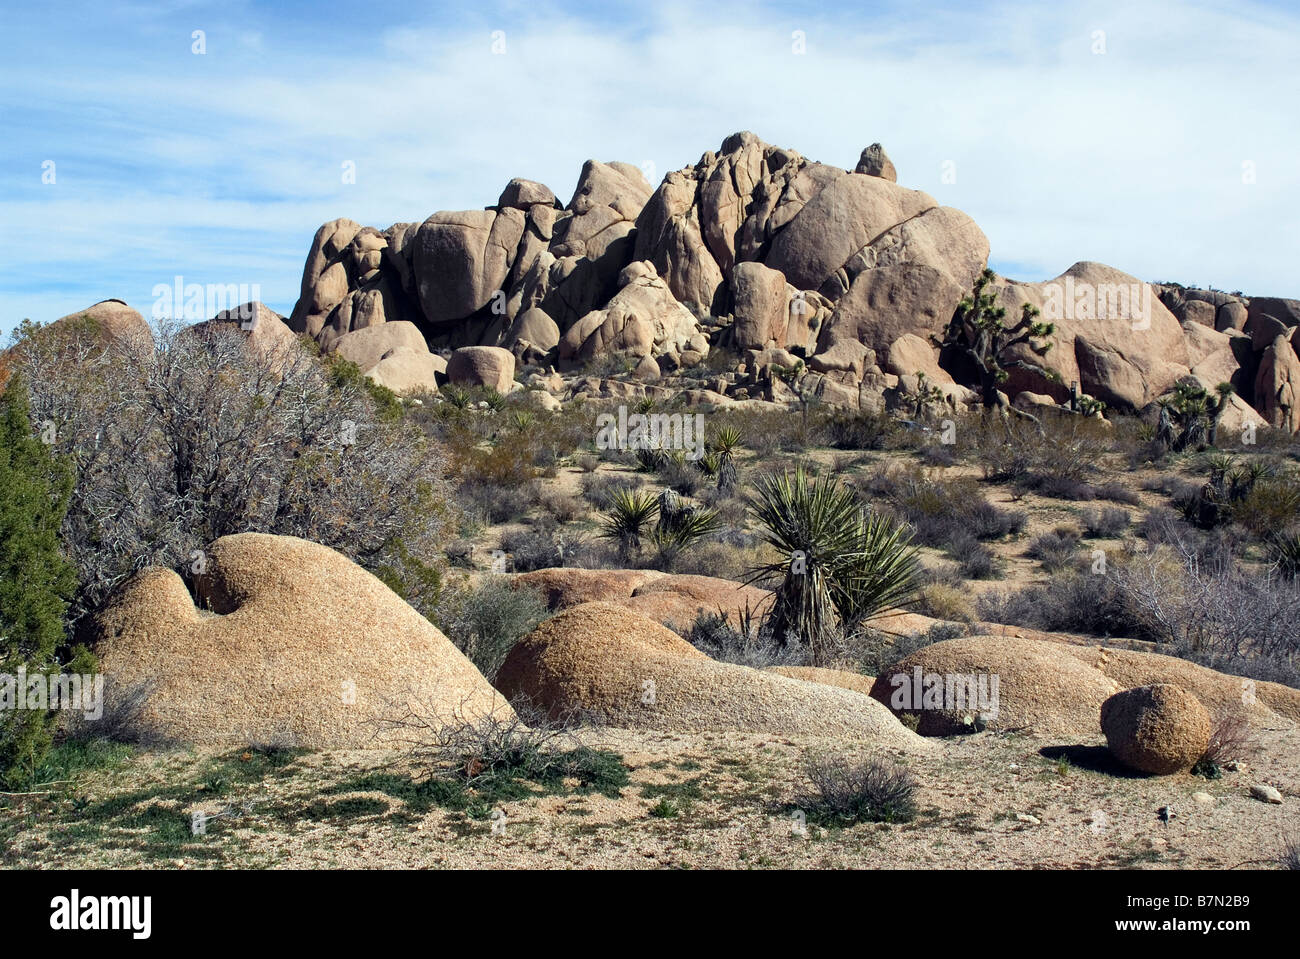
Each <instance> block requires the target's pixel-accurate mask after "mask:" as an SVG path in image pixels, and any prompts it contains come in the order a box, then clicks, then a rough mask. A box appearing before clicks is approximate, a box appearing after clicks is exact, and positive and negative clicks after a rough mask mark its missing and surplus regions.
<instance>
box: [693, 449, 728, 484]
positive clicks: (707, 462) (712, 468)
mask: <svg viewBox="0 0 1300 959" xmlns="http://www.w3.org/2000/svg"><path fill="white" fill-rule="evenodd" d="M721 463H722V457H721V456H720V454H718V453H717V452H716V451H713V450H710V451H708V452H706V453H703V454H701V456H700V458H699V459H697V460H696V461H695V468H696V469H697V470H699V471H700V472H701V473H703V474H704V475H705V476H707V477H708V478H709V479H715V478H716V477H717V475H718V467H719V466H720V465H721Z"/></svg>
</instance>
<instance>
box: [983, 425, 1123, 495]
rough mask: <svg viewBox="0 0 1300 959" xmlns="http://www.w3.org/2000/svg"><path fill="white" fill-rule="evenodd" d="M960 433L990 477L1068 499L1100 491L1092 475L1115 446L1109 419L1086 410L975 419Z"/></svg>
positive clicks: (990, 478) (986, 475) (1023, 488)
mask: <svg viewBox="0 0 1300 959" xmlns="http://www.w3.org/2000/svg"><path fill="white" fill-rule="evenodd" d="M959 435H962V436H964V437H967V439H968V443H967V445H968V448H969V450H970V451H971V455H972V456H973V457H974V460H975V462H976V463H977V464H978V465H979V467H980V469H981V470H982V471H983V473H984V477H985V478H986V479H989V480H998V481H1008V482H1011V483H1012V484H1014V485H1015V486H1016V487H1018V488H1020V489H1022V490H1034V491H1036V492H1039V493H1042V494H1043V495H1045V496H1056V497H1061V498H1065V499H1083V500H1087V499H1092V498H1094V497H1095V496H1096V490H1095V489H1094V488H1093V487H1092V486H1090V485H1089V484H1088V483H1087V479H1088V477H1089V476H1090V475H1092V474H1093V473H1095V472H1096V470H1097V464H1098V463H1100V462H1101V461H1102V458H1103V456H1104V455H1105V454H1106V453H1107V452H1109V450H1110V438H1109V434H1108V431H1107V427H1106V425H1105V424H1104V423H1102V422H1101V421H1099V420H1096V419H1093V418H1091V417H1085V416H1068V415H1067V416H1047V417H1044V419H1043V421H1042V424H1041V426H1040V425H1039V424H1035V423H1032V422H1030V421H1027V420H1021V419H1013V420H1009V421H1005V422H997V421H995V420H986V421H981V422H979V423H973V422H972V423H967V424H965V425H964V427H963V431H962V432H961V433H960V434H959Z"/></svg>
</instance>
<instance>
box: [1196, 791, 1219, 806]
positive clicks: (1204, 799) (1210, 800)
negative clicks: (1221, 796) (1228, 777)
mask: <svg viewBox="0 0 1300 959" xmlns="http://www.w3.org/2000/svg"><path fill="white" fill-rule="evenodd" d="M1192 798H1193V799H1195V800H1196V801H1197V802H1198V803H1200V804H1201V805H1202V806H1213V805H1214V797H1213V796H1211V795H1210V794H1209V793H1204V792H1201V793H1192Z"/></svg>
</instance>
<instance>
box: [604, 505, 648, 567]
mask: <svg viewBox="0 0 1300 959" xmlns="http://www.w3.org/2000/svg"><path fill="white" fill-rule="evenodd" d="M658 510H659V503H658V501H657V500H656V499H655V496H654V494H653V493H651V492H649V491H648V490H634V489H616V490H614V491H613V492H612V493H610V495H609V509H608V510H607V511H606V513H605V518H604V520H603V522H602V524H601V531H600V535H601V536H602V537H604V538H605V539H612V540H613V541H614V542H615V543H617V544H618V555H619V558H620V559H621V560H623V561H624V562H626V561H627V560H629V559H631V557H633V556H634V555H636V553H637V552H639V551H640V549H641V540H642V539H643V538H644V537H645V535H646V533H647V531H648V530H649V528H650V521H651V520H652V519H653V518H654V515H655V513H656V512H658Z"/></svg>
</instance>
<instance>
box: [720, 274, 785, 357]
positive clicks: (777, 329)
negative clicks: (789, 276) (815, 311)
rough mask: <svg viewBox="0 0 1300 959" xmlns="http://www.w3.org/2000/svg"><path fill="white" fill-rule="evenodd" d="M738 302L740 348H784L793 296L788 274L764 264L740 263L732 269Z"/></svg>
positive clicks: (737, 343) (734, 331) (735, 330)
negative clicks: (786, 279)
mask: <svg viewBox="0 0 1300 959" xmlns="http://www.w3.org/2000/svg"><path fill="white" fill-rule="evenodd" d="M731 295H732V300H733V301H734V303H735V321H734V323H733V324H732V328H731V330H732V336H733V342H734V344H735V346H736V348H737V349H740V350H763V349H766V348H767V347H769V346H777V347H782V348H784V346H785V335H786V327H787V325H788V322H789V304H790V297H789V296H788V295H787V293H786V282H785V277H784V276H782V275H781V272H780V271H779V270H773V269H770V268H769V267H766V266H764V265H763V264H762V263H756V262H746V263H737V264H736V266H735V268H734V269H733V270H732V272H731Z"/></svg>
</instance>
